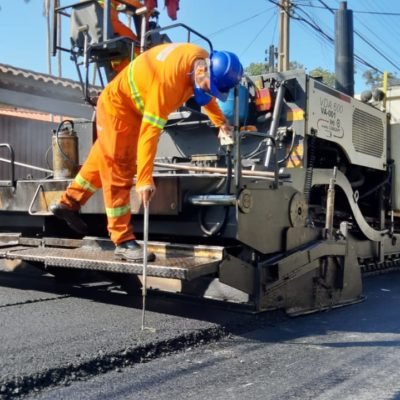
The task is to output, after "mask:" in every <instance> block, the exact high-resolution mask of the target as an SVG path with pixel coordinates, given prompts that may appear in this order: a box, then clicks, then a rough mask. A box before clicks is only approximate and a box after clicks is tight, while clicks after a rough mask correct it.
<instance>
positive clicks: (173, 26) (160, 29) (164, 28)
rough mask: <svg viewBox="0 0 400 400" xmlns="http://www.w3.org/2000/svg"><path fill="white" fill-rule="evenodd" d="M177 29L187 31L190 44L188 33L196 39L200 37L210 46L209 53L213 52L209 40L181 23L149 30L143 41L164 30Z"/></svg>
mask: <svg viewBox="0 0 400 400" xmlns="http://www.w3.org/2000/svg"><path fill="white" fill-rule="evenodd" d="M177 27H181V28H185V29H187V30H188V42H190V32H191V33H194V34H195V35H197V36H198V37H200V38H201V39H203V40H205V41H206V42H207V43H208V45H209V46H210V52H212V51H213V45H212V43H211V41H210V39H208V38H207V37H206V36H204V35H202V34H201V33H199V32H197V31H195V30H194V29H192V28H191V27H190V26H188V25H186V24H182V23H178V24H173V25H168V26H164V27H161V28H156V29H151V30H149V31H147V32H146V34H145V35H144V37H145V39H147V38H148V36H150V35H152V34H153V33H159V32H161V31H166V30H169V29H173V28H177Z"/></svg>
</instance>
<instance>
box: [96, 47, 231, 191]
mask: <svg viewBox="0 0 400 400" xmlns="http://www.w3.org/2000/svg"><path fill="white" fill-rule="evenodd" d="M208 56H209V55H208V53H207V52H206V51H205V50H204V49H202V48H201V47H199V46H196V45H194V44H191V43H173V44H164V45H159V46H156V47H154V48H152V49H150V50H147V51H146V52H144V53H143V54H141V55H140V56H139V57H137V58H136V59H135V60H134V61H132V62H131V63H130V64H129V66H128V67H126V68H125V69H124V70H123V71H122V72H121V73H120V74H119V75H118V76H117V77H116V78H114V80H113V81H112V82H111V83H110V84H109V85H108V86H107V87H106V88H105V89H104V91H103V93H102V94H101V96H100V99H99V100H101V101H103V102H104V105H105V108H106V109H107V111H108V113H109V114H111V115H114V116H116V117H118V118H121V119H122V120H125V121H130V120H131V119H132V115H133V114H137V113H139V114H140V115H141V116H142V123H141V127H140V131H139V132H138V137H136V138H135V139H134V140H138V152H137V183H136V188H137V189H140V188H141V187H142V186H150V185H153V179H152V173H153V161H154V157H155V155H156V151H157V143H158V137H159V135H160V132H161V130H162V129H163V128H164V125H165V124H166V122H167V118H168V115H169V114H170V113H171V112H173V111H176V110H177V109H178V108H179V107H180V106H182V104H184V103H185V102H186V101H187V100H188V99H189V98H190V97H191V96H193V81H192V78H193V77H192V70H193V63H194V61H195V60H196V59H199V58H207V57H208ZM204 111H205V112H206V113H207V115H208V116H209V118H210V119H211V121H212V122H213V123H214V125H215V126H217V127H219V126H220V125H222V124H223V123H224V121H225V117H224V115H223V113H222V111H221V110H220V108H219V106H218V104H217V102H216V100H215V99H212V100H211V102H210V103H209V104H208V105H207V106H205V107H204Z"/></svg>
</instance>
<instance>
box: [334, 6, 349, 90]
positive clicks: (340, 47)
mask: <svg viewBox="0 0 400 400" xmlns="http://www.w3.org/2000/svg"><path fill="white" fill-rule="evenodd" d="M335 75H336V80H335V88H336V89H337V90H339V91H341V92H343V93H345V94H347V95H349V96H351V97H353V96H354V43H353V11H352V10H348V9H347V2H346V1H342V2H341V3H340V6H339V9H338V10H337V11H336V14H335Z"/></svg>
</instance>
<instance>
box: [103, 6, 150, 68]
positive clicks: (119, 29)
mask: <svg viewBox="0 0 400 400" xmlns="http://www.w3.org/2000/svg"><path fill="white" fill-rule="evenodd" d="M97 1H98V3H99V4H100V5H101V6H102V7H104V0H97ZM126 3H128V4H129V5H131V6H133V7H135V8H140V7H143V6H144V5H143V4H142V3H141V2H140V1H138V0H126ZM120 4H122V3H120V2H119V1H117V0H111V7H110V17H111V25H112V28H113V31H114V34H115V35H116V36H125V37H127V38H129V39H131V40H132V41H134V42H136V43H137V44H138V37H137V35H136V34H135V33H133V31H132V30H131V29H130V28H129V27H128V26H127V25H125V24H124V23H122V22H121V21H120V19H119V17H118V10H117V7H118V6H119V5H120ZM139 53H140V48H139V46H136V47H135V55H139ZM130 61H131V60H130V59H129V58H123V59H119V60H112V61H111V66H112V69H113V70H114V71H115V72H116V73H119V72H121V71H122V70H123V69H124V68H125V67H126V66H127V65H128V64H129V62H130Z"/></svg>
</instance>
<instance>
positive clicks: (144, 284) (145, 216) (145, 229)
mask: <svg viewBox="0 0 400 400" xmlns="http://www.w3.org/2000/svg"><path fill="white" fill-rule="evenodd" d="M143 207H144V214H143V272H142V331H143V330H145V329H146V330H151V331H153V332H154V331H155V330H154V329H152V328H146V327H145V313H146V295H147V247H148V242H149V202H144V203H143Z"/></svg>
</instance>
